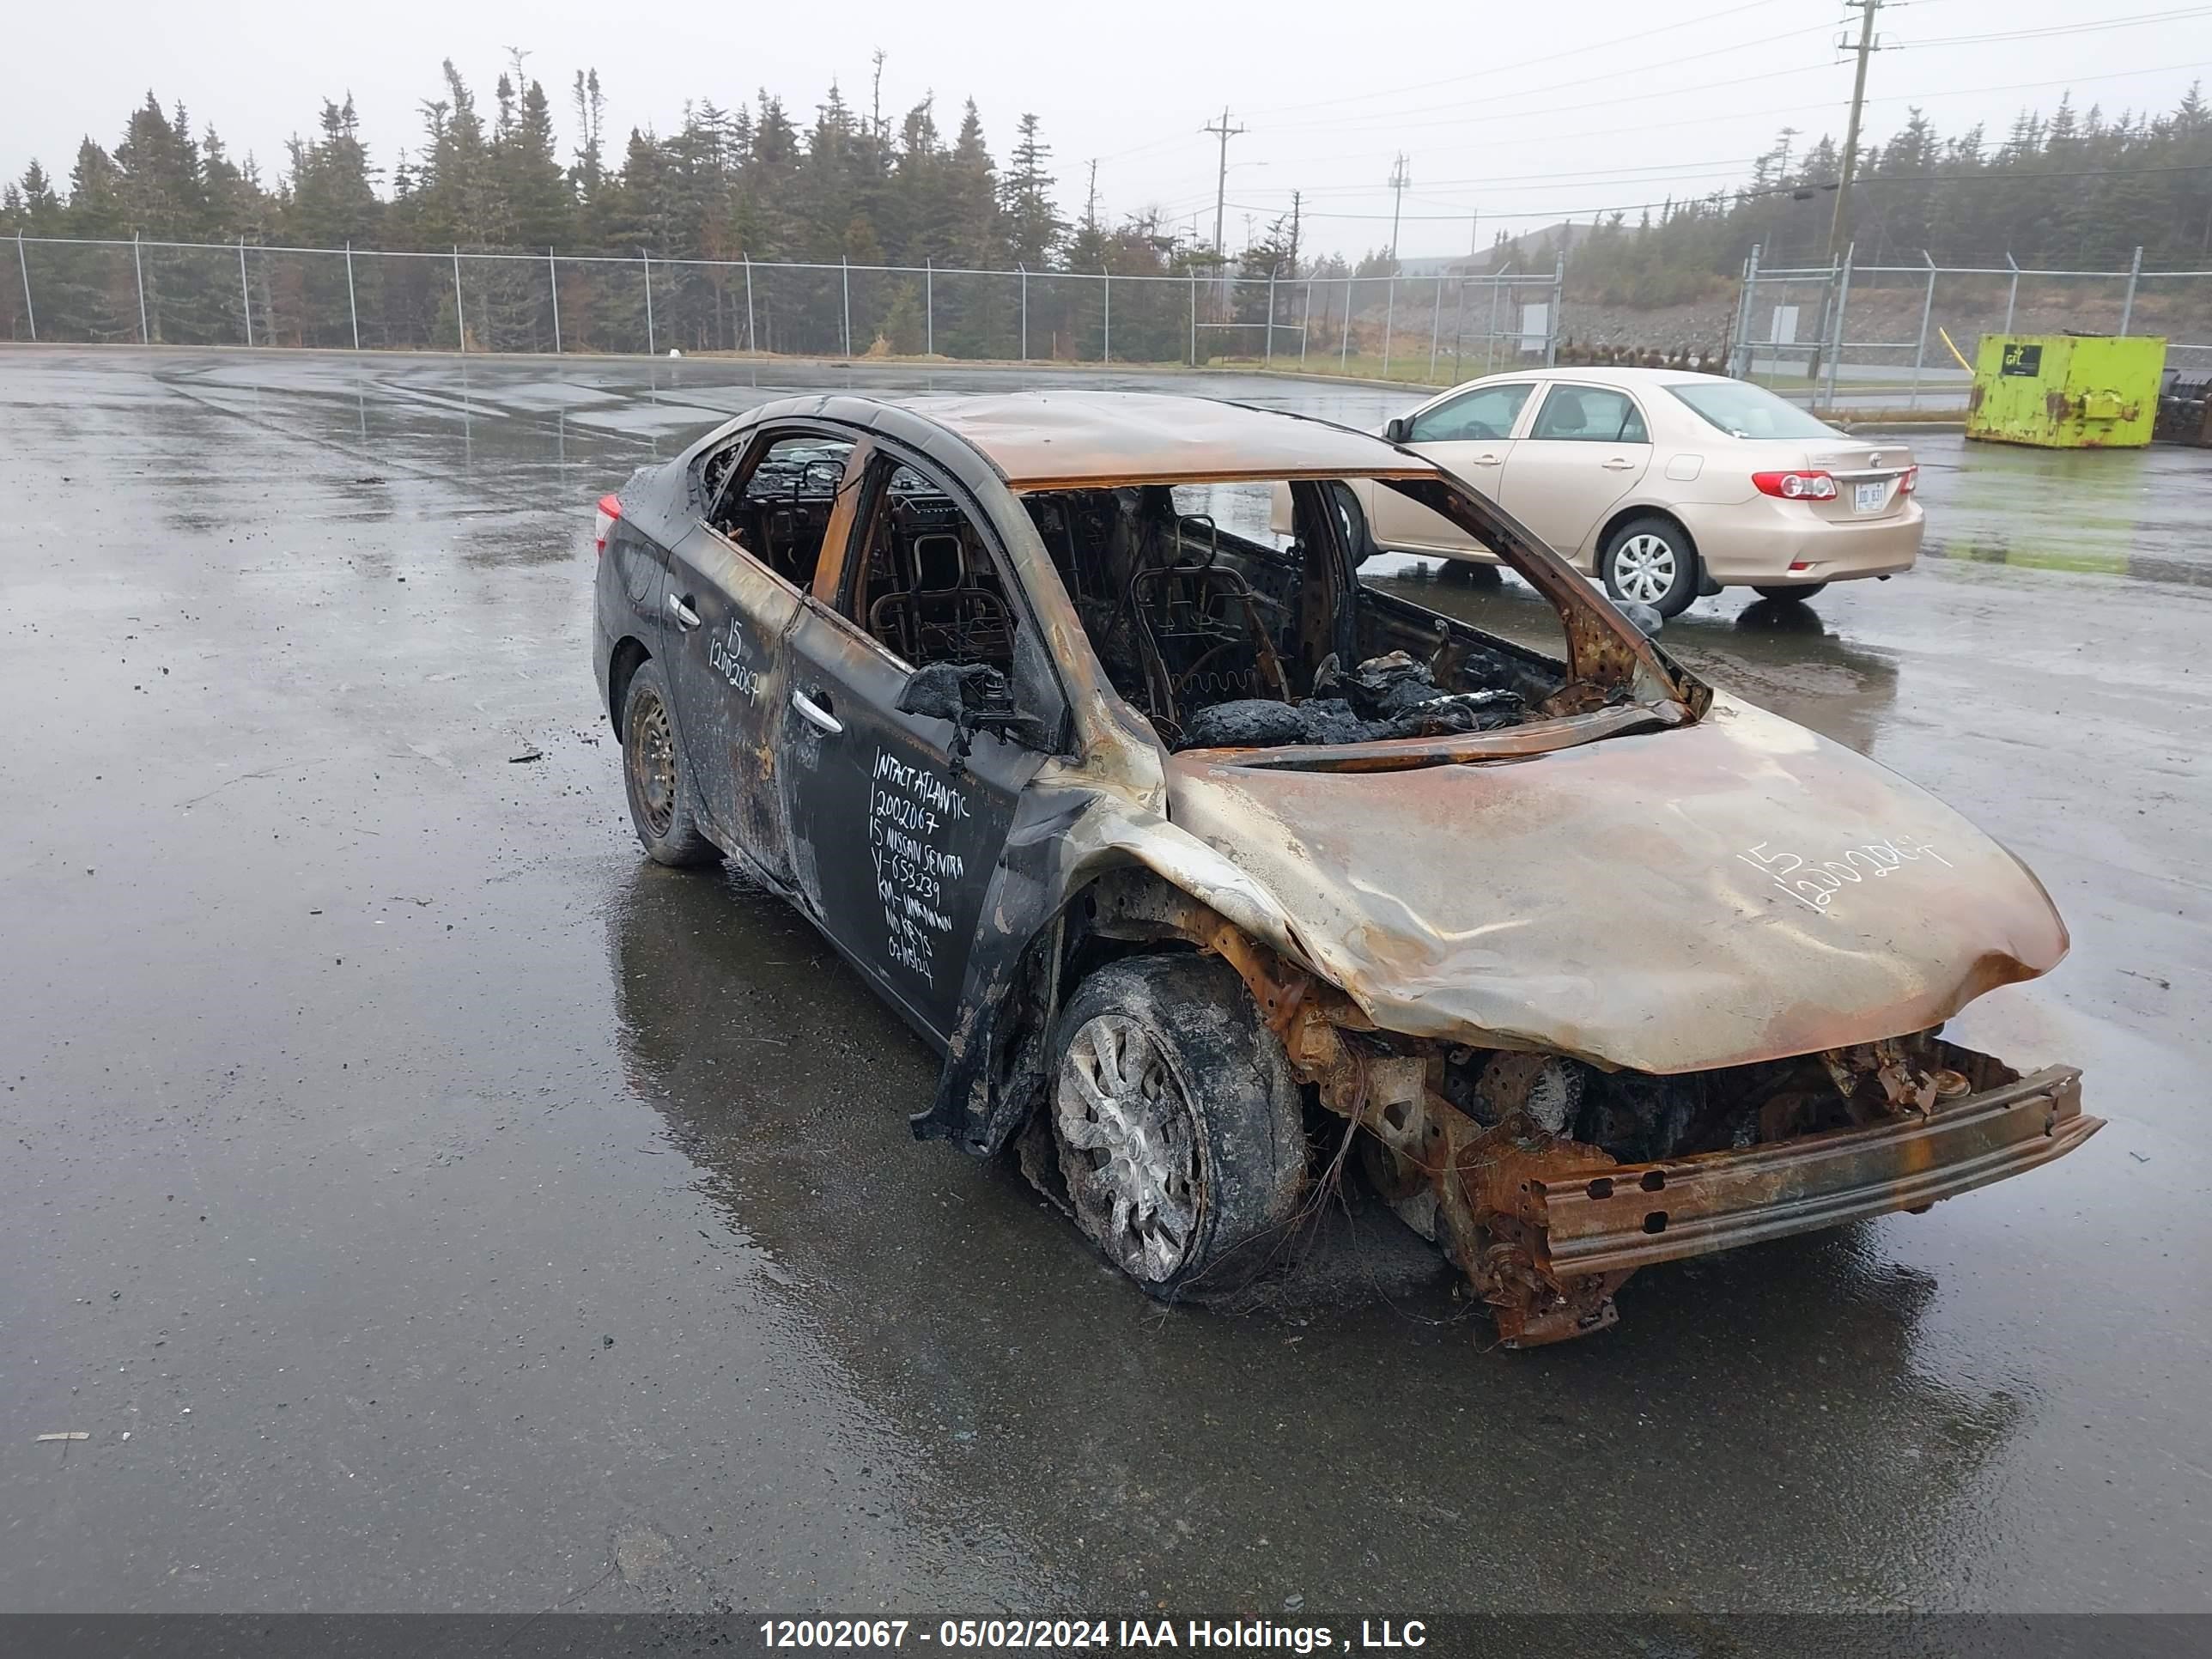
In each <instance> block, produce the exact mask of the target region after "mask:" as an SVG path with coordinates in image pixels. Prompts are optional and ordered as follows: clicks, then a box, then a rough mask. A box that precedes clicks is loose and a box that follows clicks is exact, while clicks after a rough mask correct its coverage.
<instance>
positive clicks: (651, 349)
mask: <svg viewBox="0 0 2212 1659" xmlns="http://www.w3.org/2000/svg"><path fill="white" fill-rule="evenodd" d="M637 257H638V258H639V259H640V260H641V261H642V262H643V263H644V265H645V355H646V356H648V357H658V356H659V355H660V349H659V345H658V343H656V342H655V341H654V339H653V255H652V254H651V253H649V252H647V251H646V250H645V249H643V248H640V249H638V251H637Z"/></svg>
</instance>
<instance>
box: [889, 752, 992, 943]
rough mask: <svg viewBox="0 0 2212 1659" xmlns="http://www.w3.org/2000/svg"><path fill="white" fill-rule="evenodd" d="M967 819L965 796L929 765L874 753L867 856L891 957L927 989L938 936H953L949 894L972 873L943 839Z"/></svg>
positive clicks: (966, 800)
mask: <svg viewBox="0 0 2212 1659" xmlns="http://www.w3.org/2000/svg"><path fill="white" fill-rule="evenodd" d="M967 816H968V797H967V795H966V794H965V793H963V792H962V791H960V790H958V789H956V788H954V787H952V786H951V784H949V783H947V782H946V781H945V780H944V779H943V778H941V777H939V776H938V775H937V774H936V773H934V772H933V771H931V770H930V769H928V768H927V767H926V766H915V765H913V764H911V763H908V762H906V761H903V760H901V759H900V758H899V757H897V756H896V755H894V754H890V753H889V752H887V751H885V750H881V749H878V750H876V764H875V773H874V775H873V776H872V778H871V779H870V780H869V781H868V856H869V857H870V858H871V859H872V860H873V861H874V864H875V867H876V870H875V873H876V897H877V899H878V902H881V904H882V905H883V907H884V935H885V953H886V954H887V955H888V956H889V957H890V959H891V960H892V961H893V962H895V963H898V964H899V966H901V967H902V968H904V969H908V971H910V972H912V973H915V974H919V975H921V981H922V983H923V984H925V985H934V984H935V982H936V981H935V974H936V969H937V963H936V953H937V938H938V935H939V934H940V933H951V931H952V918H951V915H950V914H949V907H948V906H947V904H946V902H945V890H946V889H947V888H948V887H957V886H958V884H959V883H960V880H961V878H963V876H965V875H966V874H967V873H968V867H967V863H966V861H965V860H963V859H962V857H961V856H960V854H958V853H957V852H954V851H952V850H951V848H947V847H945V846H943V845H941V844H940V838H941V836H942V835H943V833H944V832H945V831H946V830H948V829H951V828H952V826H954V825H955V824H957V823H960V822H961V821H962V820H963V819H964V818H965V817H967Z"/></svg>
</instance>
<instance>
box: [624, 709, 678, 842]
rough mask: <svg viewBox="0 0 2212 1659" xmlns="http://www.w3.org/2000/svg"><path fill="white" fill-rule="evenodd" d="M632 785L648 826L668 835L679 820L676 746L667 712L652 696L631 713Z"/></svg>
mask: <svg viewBox="0 0 2212 1659" xmlns="http://www.w3.org/2000/svg"><path fill="white" fill-rule="evenodd" d="M631 730H632V734H633V735H632V740H631V743H630V745H629V777H630V786H631V788H632V790H633V791H634V792H635V795H636V799H637V804H638V810H639V811H640V812H641V814H642V816H643V817H644V818H645V822H646V827H647V829H651V830H652V831H653V834H654V836H665V835H666V834H667V833H668V829H669V826H670V825H671V824H672V823H675V821H676V744H675V743H674V742H673V741H672V739H671V736H670V733H669V729H668V710H667V708H666V707H665V705H664V704H663V703H662V702H661V701H660V699H659V697H657V696H652V695H651V694H647V696H643V697H641V698H640V699H639V700H638V706H637V708H635V709H634V710H633V711H631Z"/></svg>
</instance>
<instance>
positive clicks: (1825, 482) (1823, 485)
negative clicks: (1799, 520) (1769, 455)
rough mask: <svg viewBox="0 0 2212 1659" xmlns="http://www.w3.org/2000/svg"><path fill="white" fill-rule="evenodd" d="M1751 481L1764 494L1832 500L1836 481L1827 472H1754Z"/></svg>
mask: <svg viewBox="0 0 2212 1659" xmlns="http://www.w3.org/2000/svg"><path fill="white" fill-rule="evenodd" d="M1751 481H1752V483H1754V484H1756V485H1758V486H1759V494H1760V495H1779V496H1780V497H1781V498H1782V499H1783V500H1784V501H1833V500H1835V499H1836V481H1835V480H1834V479H1833V478H1832V477H1829V476H1828V475H1827V474H1826V473H1825V472H1754V473H1753V474H1752V475H1751Z"/></svg>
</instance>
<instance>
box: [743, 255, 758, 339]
mask: <svg viewBox="0 0 2212 1659" xmlns="http://www.w3.org/2000/svg"><path fill="white" fill-rule="evenodd" d="M741 257H742V258H744V262H745V349H746V350H747V351H751V352H758V351H759V350H760V342H759V341H758V340H757V339H756V338H754V337H753V256H752V255H751V254H750V253H746V254H744V255H742V256H741Z"/></svg>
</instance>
